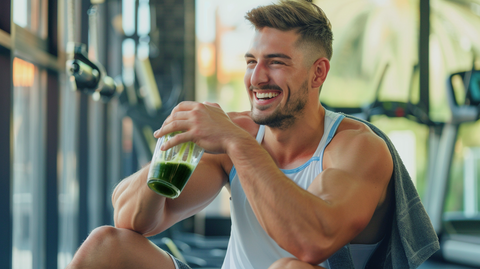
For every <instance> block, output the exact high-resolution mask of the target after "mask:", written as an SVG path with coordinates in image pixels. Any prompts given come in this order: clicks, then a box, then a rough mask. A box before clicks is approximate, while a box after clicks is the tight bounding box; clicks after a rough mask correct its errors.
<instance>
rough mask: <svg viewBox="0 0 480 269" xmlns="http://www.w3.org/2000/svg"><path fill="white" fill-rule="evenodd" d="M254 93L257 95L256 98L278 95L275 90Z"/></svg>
mask: <svg viewBox="0 0 480 269" xmlns="http://www.w3.org/2000/svg"><path fill="white" fill-rule="evenodd" d="M256 95H257V98H258V99H262V98H273V97H276V96H277V95H278V93H276V92H268V93H261V92H257V93H256Z"/></svg>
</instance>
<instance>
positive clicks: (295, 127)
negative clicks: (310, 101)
mask: <svg viewBox="0 0 480 269" xmlns="http://www.w3.org/2000/svg"><path fill="white" fill-rule="evenodd" d="M324 121H325V109H324V108H323V107H322V106H321V105H320V104H319V105H318V107H317V108H316V109H312V110H311V111H305V113H304V114H303V116H302V117H301V118H298V119H296V121H295V123H294V124H292V125H291V126H290V127H289V128H288V129H284V130H281V129H278V128H270V127H268V126H266V127H265V136H264V138H263V142H262V145H263V147H264V148H265V149H266V150H267V151H268V152H269V153H270V155H271V156H272V158H273V159H274V160H275V162H276V163H277V166H278V167H280V168H282V169H290V168H294V167H297V166H298V165H300V164H302V163H303V162H304V161H306V160H308V159H310V158H311V157H312V155H313V153H314V152H315V150H316V149H317V146H318V143H320V140H321V139H322V135H323V131H324V130H323V129H324Z"/></svg>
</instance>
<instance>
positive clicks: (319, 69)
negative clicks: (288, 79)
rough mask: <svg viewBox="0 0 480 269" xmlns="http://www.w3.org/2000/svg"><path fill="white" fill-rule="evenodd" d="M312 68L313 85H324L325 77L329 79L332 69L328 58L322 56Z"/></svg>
mask: <svg viewBox="0 0 480 269" xmlns="http://www.w3.org/2000/svg"><path fill="white" fill-rule="evenodd" d="M312 68H313V74H314V76H313V78H312V87H313V88H318V87H320V86H322V84H323V82H324V81H325V79H327V74H328V71H330V61H329V60H328V59H327V58H325V57H322V58H320V59H318V60H316V61H315V62H314V63H313V66H312Z"/></svg>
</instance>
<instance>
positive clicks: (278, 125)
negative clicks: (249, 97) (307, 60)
mask: <svg viewBox="0 0 480 269" xmlns="http://www.w3.org/2000/svg"><path fill="white" fill-rule="evenodd" d="M274 87H278V86H276V85H274V86H273V87H270V88H274ZM289 93H290V94H291V96H290V97H289V98H288V100H287V102H286V104H285V106H284V107H277V108H276V109H275V110H274V111H273V112H272V113H271V114H269V115H266V116H258V115H255V114H254V113H253V103H252V104H251V111H252V112H251V113H250V114H251V117H252V119H253V121H254V122H255V123H256V124H259V125H266V126H268V127H270V128H274V129H280V130H286V129H288V128H289V127H291V126H292V125H293V124H294V123H295V121H296V120H297V118H298V117H299V116H301V115H302V114H303V113H304V109H305V105H306V103H307V99H308V81H307V80H305V81H304V82H303V83H302V85H300V87H299V90H298V91H297V92H296V93H295V94H292V91H291V90H290V89H289Z"/></svg>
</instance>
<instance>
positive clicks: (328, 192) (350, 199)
mask: <svg viewBox="0 0 480 269" xmlns="http://www.w3.org/2000/svg"><path fill="white" fill-rule="evenodd" d="M372 135H373V134H367V135H365V134H362V135H360V136H355V137H353V138H352V137H349V139H348V140H344V141H348V142H346V143H345V142H344V141H340V142H342V143H341V144H338V143H337V145H334V146H336V147H335V148H334V149H333V150H330V152H329V153H328V154H329V156H328V158H329V160H328V166H327V167H326V168H325V170H324V171H323V172H322V173H321V174H320V175H318V177H317V178H316V179H315V180H314V181H313V183H312V184H311V185H310V187H309V188H308V191H309V192H311V193H313V194H314V195H316V196H318V197H319V198H321V199H322V200H324V201H325V202H327V203H328V204H329V205H330V206H331V208H332V211H334V212H335V216H337V218H338V222H339V227H340V226H342V225H344V226H345V227H346V228H347V229H349V230H352V229H353V230H358V232H360V231H361V230H363V228H365V227H366V225H367V224H368V223H369V221H370V219H371V217H372V216H373V214H374V212H375V210H376V209H377V207H378V205H379V204H380V203H381V202H382V201H383V200H384V199H385V195H386V191H387V186H388V183H389V181H390V178H391V175H392V172H393V162H392V159H391V155H390V152H389V150H388V148H387V147H386V144H385V143H384V142H383V140H381V139H380V138H379V137H376V136H372Z"/></svg>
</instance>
